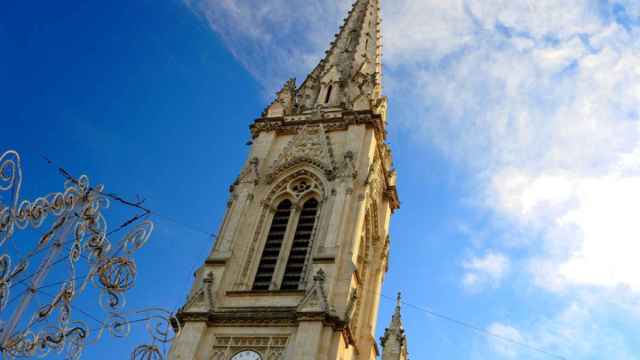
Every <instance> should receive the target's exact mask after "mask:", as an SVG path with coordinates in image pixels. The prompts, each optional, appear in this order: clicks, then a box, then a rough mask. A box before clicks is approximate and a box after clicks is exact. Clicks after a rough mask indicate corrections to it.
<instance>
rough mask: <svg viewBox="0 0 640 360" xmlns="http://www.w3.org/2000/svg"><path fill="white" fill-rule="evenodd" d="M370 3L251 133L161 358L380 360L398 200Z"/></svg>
mask: <svg viewBox="0 0 640 360" xmlns="http://www.w3.org/2000/svg"><path fill="white" fill-rule="evenodd" d="M379 1H380V0H357V1H356V2H355V4H354V5H353V8H352V9H351V11H350V12H349V14H348V16H347V18H346V19H345V21H344V24H343V25H342V26H341V28H340V31H339V33H338V34H337V35H336V37H335V40H334V41H333V42H332V43H331V46H330V48H329V50H328V51H327V52H326V56H325V57H324V59H322V60H321V61H320V63H319V64H318V65H317V66H316V67H315V68H314V69H313V71H311V73H310V74H309V75H308V76H307V78H306V79H305V80H304V82H302V84H300V85H298V84H296V81H295V79H292V80H289V81H287V82H286V83H285V84H284V86H283V87H282V89H281V90H280V91H279V92H278V93H277V95H276V99H275V100H274V101H273V102H272V103H271V104H270V105H269V106H268V107H267V108H266V109H265V111H264V112H263V114H262V115H261V117H260V118H258V119H257V120H255V122H254V123H253V124H252V125H251V134H252V137H253V141H252V147H251V152H250V155H249V158H248V160H247V162H246V164H245V166H244V168H243V170H242V171H241V173H240V175H239V177H238V179H237V181H236V182H235V183H234V184H233V185H232V186H231V197H230V199H229V202H228V203H227V206H228V208H227V211H226V214H225V217H224V220H223V222H222V225H221V228H220V230H219V233H218V238H217V239H216V243H215V246H214V248H213V249H212V251H211V253H210V254H209V255H208V257H207V259H206V261H205V263H204V265H203V266H202V267H201V268H200V269H199V270H198V271H197V272H196V276H195V282H194V285H193V288H192V290H191V293H190V295H189V297H188V300H187V302H186V304H185V305H184V306H183V307H182V309H181V310H180V312H179V314H178V319H179V321H180V323H181V325H182V334H181V335H180V336H179V337H178V338H177V339H176V340H175V341H174V343H173V346H172V349H171V352H170V355H169V359H171V360H193V359H197V360H230V359H231V360H258V359H260V360H285V359H286V360H294V359H295V360H375V359H376V358H377V357H378V356H380V349H379V348H378V346H377V344H376V341H375V338H374V336H375V329H376V322H377V316H378V307H379V301H380V290H381V286H382V281H383V278H384V275H385V273H386V271H387V259H388V252H389V244H390V243H389V236H388V234H389V222H390V218H391V214H392V213H393V212H394V211H395V210H396V209H398V208H399V200H398V195H397V192H396V173H395V171H394V169H393V164H392V156H391V149H390V147H389V146H388V144H387V143H386V136H387V133H386V126H387V99H386V98H385V97H384V96H382V64H381V55H382V47H381V32H380V25H381V22H380V4H379ZM398 316H399V315H398ZM389 341H391V340H389ZM385 349H386V347H385ZM388 359H389V360H405V358H403V357H389V358H388ZM385 360H387V358H385Z"/></svg>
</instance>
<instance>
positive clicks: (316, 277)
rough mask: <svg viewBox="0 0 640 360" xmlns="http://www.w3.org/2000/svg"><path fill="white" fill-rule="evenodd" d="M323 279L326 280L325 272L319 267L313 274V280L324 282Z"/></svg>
mask: <svg viewBox="0 0 640 360" xmlns="http://www.w3.org/2000/svg"><path fill="white" fill-rule="evenodd" d="M325 280H327V274H326V273H325V272H324V270H322V269H319V270H318V272H317V273H316V274H315V275H314V276H313V281H315V282H316V283H320V284H322V283H324V282H325Z"/></svg>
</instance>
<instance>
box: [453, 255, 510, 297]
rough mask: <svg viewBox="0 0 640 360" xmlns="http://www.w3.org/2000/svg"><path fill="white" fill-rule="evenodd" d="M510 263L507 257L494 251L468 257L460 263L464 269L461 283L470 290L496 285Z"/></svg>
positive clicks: (506, 271) (504, 274)
mask: <svg viewBox="0 0 640 360" xmlns="http://www.w3.org/2000/svg"><path fill="white" fill-rule="evenodd" d="M510 264H511V262H510V260H509V258H508V257H506V256H505V255H504V254H500V253H495V252H488V253H487V254H486V255H484V256H480V257H470V258H468V259H467V260H465V261H464V262H463V263H462V267H463V268H464V270H465V273H464V276H463V278H462V284H463V286H464V287H465V288H466V289H468V290H472V291H475V290H479V289H481V288H482V287H484V286H492V287H497V286H498V285H499V284H500V282H501V281H502V280H503V278H504V277H505V276H506V275H507V273H508V272H509V269H510Z"/></svg>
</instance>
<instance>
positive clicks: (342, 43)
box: [263, 0, 386, 117]
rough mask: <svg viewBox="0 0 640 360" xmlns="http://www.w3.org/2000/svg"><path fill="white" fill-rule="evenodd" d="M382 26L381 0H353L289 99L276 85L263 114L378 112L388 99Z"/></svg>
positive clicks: (277, 115)
mask: <svg viewBox="0 0 640 360" xmlns="http://www.w3.org/2000/svg"><path fill="white" fill-rule="evenodd" d="M380 26H381V17H380V0H356V2H355V3H354V4H353V8H352V9H351V11H349V14H348V16H347V17H346V19H345V20H344V24H343V25H342V26H341V27H340V31H339V32H338V33H337V34H336V36H335V40H334V41H333V42H331V45H330V48H329V50H327V51H326V55H325V57H324V58H323V59H322V60H321V61H320V63H319V64H318V65H317V66H316V67H315V69H313V71H311V73H310V74H309V75H308V76H307V78H306V80H305V81H304V82H303V83H302V85H301V86H300V87H299V88H297V89H296V91H295V99H294V101H293V104H292V103H291V102H289V103H288V104H284V103H286V102H287V100H289V97H288V96H287V95H288V93H287V92H283V91H280V92H279V93H278V96H277V98H276V100H275V101H274V102H273V103H272V104H271V105H270V106H269V107H268V108H267V110H266V111H265V114H263V115H264V116H265V117H281V116H287V115H298V114H305V113H311V112H313V111H318V110H319V109H320V110H322V111H323V112H327V111H340V110H355V111H364V110H371V111H374V112H378V111H377V110H378V108H379V107H380V106H381V105H382V103H384V102H385V100H386V99H384V98H383V97H382V94H381V93H382V44H381V43H382V39H381V30H380ZM289 86H291V84H290V83H289ZM285 88H286V86H285Z"/></svg>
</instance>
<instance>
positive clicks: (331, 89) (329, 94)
mask: <svg viewBox="0 0 640 360" xmlns="http://www.w3.org/2000/svg"><path fill="white" fill-rule="evenodd" d="M332 92H333V85H329V87H328V88H327V95H326V96H325V99H324V103H325V104H328V103H329V101H331V93H332Z"/></svg>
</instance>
